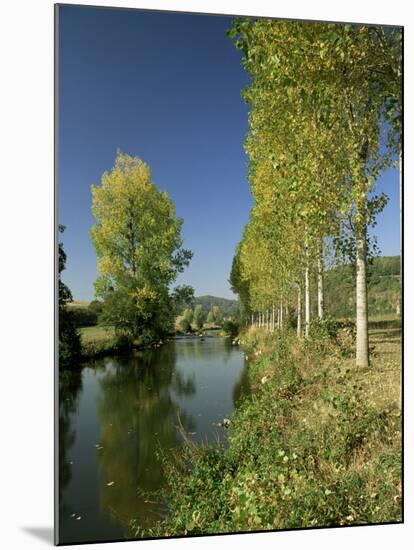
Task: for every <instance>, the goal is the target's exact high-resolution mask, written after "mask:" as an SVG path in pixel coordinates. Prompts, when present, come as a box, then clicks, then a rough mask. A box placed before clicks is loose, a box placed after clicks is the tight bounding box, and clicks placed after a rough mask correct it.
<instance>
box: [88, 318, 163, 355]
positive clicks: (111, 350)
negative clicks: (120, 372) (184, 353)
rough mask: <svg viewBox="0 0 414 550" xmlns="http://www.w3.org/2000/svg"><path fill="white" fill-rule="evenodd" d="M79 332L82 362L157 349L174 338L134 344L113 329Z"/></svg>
mask: <svg viewBox="0 0 414 550" xmlns="http://www.w3.org/2000/svg"><path fill="white" fill-rule="evenodd" d="M78 330H79V333H80V337H81V355H82V361H89V360H90V359H98V358H102V357H105V356H110V355H118V354H121V353H125V352H127V351H131V350H144V349H155V348H158V347H159V346H161V345H162V343H163V342H164V341H166V340H167V339H169V338H171V337H173V335H167V336H166V337H164V338H163V339H156V340H153V341H151V342H145V343H143V342H134V341H132V340H131V339H130V338H128V337H126V336H122V335H117V334H116V333H115V330H114V328H112V327H102V326H92V327H83V328H80V329H78Z"/></svg>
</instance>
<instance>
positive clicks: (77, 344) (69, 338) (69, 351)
mask: <svg viewBox="0 0 414 550" xmlns="http://www.w3.org/2000/svg"><path fill="white" fill-rule="evenodd" d="M80 359H81V339H80V334H79V332H78V330H77V327H76V324H75V321H74V318H73V316H72V312H70V311H68V310H67V309H66V308H62V309H61V310H60V312H59V366H60V367H69V366H70V367H74V368H76V367H77V366H78V365H77V363H78V362H79V361H80Z"/></svg>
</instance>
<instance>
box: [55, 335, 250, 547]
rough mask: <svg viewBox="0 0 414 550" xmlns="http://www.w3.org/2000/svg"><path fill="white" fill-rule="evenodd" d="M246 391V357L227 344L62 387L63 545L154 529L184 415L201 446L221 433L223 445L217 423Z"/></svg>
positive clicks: (192, 346) (104, 366)
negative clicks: (165, 458) (133, 524)
mask: <svg viewBox="0 0 414 550" xmlns="http://www.w3.org/2000/svg"><path fill="white" fill-rule="evenodd" d="M70 374H71V375H72V373H70ZM248 392H249V381H248V375H247V371H246V369H245V368H244V359H243V355H242V353H241V351H240V350H239V349H238V348H237V347H235V346H232V345H231V343H229V342H228V341H225V340H223V339H221V338H206V339H205V340H201V339H191V338H189V339H184V340H179V341H175V342H169V343H167V344H165V345H163V346H162V347H161V348H159V349H158V350H154V351H145V352H140V353H133V354H131V355H128V356H125V357H117V358H104V359H100V360H97V361H94V362H91V363H89V364H88V365H87V366H85V368H84V369H83V371H82V373H77V374H76V373H75V374H73V375H72V376H70V377H69V378H68V379H67V380H64V379H63V378H62V380H61V393H60V457H59V463H60V504H61V508H60V510H61V517H60V534H61V540H60V542H61V543H65V542H88V541H100V540H113V539H120V538H122V537H123V536H124V537H125V536H126V537H129V536H131V534H130V532H129V529H128V525H129V521H130V519H132V518H134V519H137V520H138V522H139V523H141V525H149V524H151V523H153V522H154V521H155V520H156V519H158V518H159V517H160V514H163V513H165V510H164V508H163V506H162V503H160V502H159V497H157V496H154V495H155V494H156V492H157V491H159V490H160V489H161V488H162V486H163V483H164V478H163V469H162V465H161V463H160V459H159V450H162V451H163V452H164V453H165V452H166V451H167V452H168V449H171V448H174V447H176V446H177V445H180V444H181V443H182V440H181V436H180V433H179V430H178V426H177V425H178V413H179V416H180V418H181V421H182V423H183V425H184V427H185V428H186V430H187V432H188V433H189V434H190V437H191V438H192V439H194V440H195V441H204V440H206V439H207V440H209V441H214V440H215V434H216V432H217V431H221V439H222V440H225V438H226V431H225V430H223V429H222V428H218V427H217V423H218V422H219V421H220V420H222V419H223V417H225V416H229V415H230V414H231V412H232V410H233V409H234V407H235V406H236V404H237V403H238V401H239V399H240V398H241V397H242V396H243V395H246V394H247V393H248ZM75 514H76V515H75ZM78 517H80V518H81V519H79V520H77V518H78Z"/></svg>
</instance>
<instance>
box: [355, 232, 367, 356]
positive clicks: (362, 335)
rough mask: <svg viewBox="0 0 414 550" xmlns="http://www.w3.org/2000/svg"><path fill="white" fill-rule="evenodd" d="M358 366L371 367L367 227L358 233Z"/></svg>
mask: <svg viewBox="0 0 414 550" xmlns="http://www.w3.org/2000/svg"><path fill="white" fill-rule="evenodd" d="M361 225H362V224H361ZM356 365H357V367H368V366H369V340H368V290H367V227H366V225H362V226H361V227H360V228H359V229H357V231H356Z"/></svg>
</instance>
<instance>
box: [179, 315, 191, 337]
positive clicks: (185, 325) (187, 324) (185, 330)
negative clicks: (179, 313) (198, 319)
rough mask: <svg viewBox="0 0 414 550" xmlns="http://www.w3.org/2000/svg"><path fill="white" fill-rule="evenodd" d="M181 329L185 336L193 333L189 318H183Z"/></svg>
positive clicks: (180, 324) (180, 323) (180, 322)
mask: <svg viewBox="0 0 414 550" xmlns="http://www.w3.org/2000/svg"><path fill="white" fill-rule="evenodd" d="M178 324H179V327H180V329H181V331H182V332H183V333H184V334H187V333H188V332H191V323H190V321H189V320H188V318H187V317H182V319H180V321H179V323H178Z"/></svg>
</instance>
